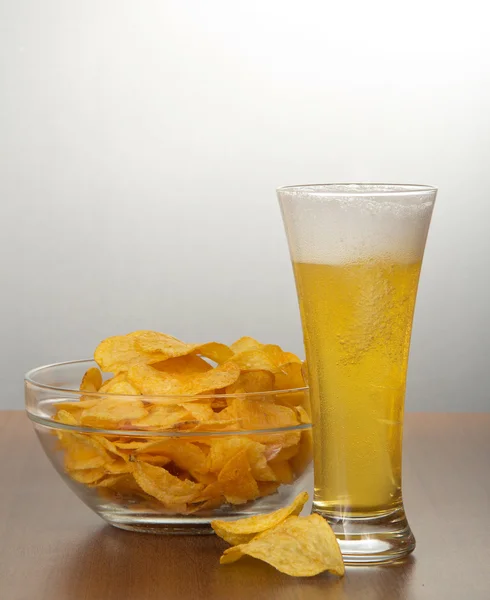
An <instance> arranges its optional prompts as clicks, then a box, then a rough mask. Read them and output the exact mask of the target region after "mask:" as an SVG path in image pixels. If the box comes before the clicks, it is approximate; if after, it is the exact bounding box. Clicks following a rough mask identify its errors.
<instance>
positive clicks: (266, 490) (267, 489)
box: [257, 481, 281, 498]
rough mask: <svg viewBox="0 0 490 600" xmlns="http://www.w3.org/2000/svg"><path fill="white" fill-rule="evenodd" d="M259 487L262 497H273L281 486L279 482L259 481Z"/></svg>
mask: <svg viewBox="0 0 490 600" xmlns="http://www.w3.org/2000/svg"><path fill="white" fill-rule="evenodd" d="M257 485H258V486H259V492H260V497H261V498H262V497H263V496H272V494H275V493H276V492H277V489H278V488H279V486H280V485H281V484H280V483H279V481H257Z"/></svg>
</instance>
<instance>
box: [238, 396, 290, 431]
mask: <svg viewBox="0 0 490 600" xmlns="http://www.w3.org/2000/svg"><path fill="white" fill-rule="evenodd" d="M231 405H232V406H233V408H234V410H235V414H236V416H237V417H238V418H239V420H240V423H241V426H242V428H243V429H272V428H277V427H292V426H294V425H298V423H299V421H298V417H297V416H296V414H295V412H294V410H292V409H291V408H288V407H287V406H280V405H278V404H275V403H274V402H268V401H264V400H259V399H255V398H240V397H237V398H234V399H233V400H232V401H231Z"/></svg>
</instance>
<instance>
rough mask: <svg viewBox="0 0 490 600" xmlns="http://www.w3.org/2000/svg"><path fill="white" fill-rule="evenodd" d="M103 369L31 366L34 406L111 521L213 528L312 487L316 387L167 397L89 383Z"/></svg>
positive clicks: (36, 419) (44, 437) (67, 474)
mask: <svg viewBox="0 0 490 600" xmlns="http://www.w3.org/2000/svg"><path fill="white" fill-rule="evenodd" d="M93 366H96V364H95V363H94V362H93V361H91V360H80V361H73V362H65V363H58V364H54V365H48V366H44V367H39V368H37V369H34V370H32V371H30V372H29V373H27V375H26V377H25V399H26V410H27V414H28V416H29V418H30V419H31V421H32V422H33V426H34V429H35V431H36V433H37V435H38V437H39V440H40V442H41V445H42V447H43V449H44V451H45V452H46V454H47V456H48V458H49V459H50V461H51V462H52V464H53V466H54V467H55V469H56V470H57V471H58V473H59V474H60V475H61V477H62V478H63V480H64V481H65V482H66V483H67V485H68V486H69V487H70V488H71V489H72V490H73V491H74V492H75V494H76V495H77V496H78V497H79V498H80V499H81V500H82V501H83V502H84V503H85V504H86V505H87V506H88V507H90V508H91V509H92V510H93V511H94V512H96V513H97V514H98V515H99V516H100V517H102V518H103V519H104V520H105V521H107V522H108V523H110V524H111V525H114V526H116V527H120V528H122V529H129V530H132V531H143V532H151V533H211V532H212V529H211V527H210V521H211V520H213V519H235V518H239V517H245V516H252V515H257V514H261V513H264V512H270V511H273V510H277V509H279V508H282V507H283V506H285V505H287V504H289V503H290V502H291V501H292V500H293V498H294V497H295V496H296V495H297V494H298V493H299V492H301V491H303V490H304V489H306V488H307V487H309V485H308V484H309V481H310V480H311V471H312V435H311V422H310V418H309V399H308V389H307V388H297V389H288V390H280V391H271V392H253V393H235V394H220V393H215V394H208V395H199V396H165V397H163V396H124V395H118V394H112V393H100V392H81V391H79V390H78V389H77V388H78V385H79V382H80V380H81V378H82V376H83V374H84V373H85V372H86V371H87V369H89V368H90V367H93ZM109 409H110V410H109ZM107 410H109V412H110V414H108V415H107V416H106V415H105V413H104V411H106V412H107ZM82 414H83V415H84V418H83V419H82V418H81V416H80V415H82ZM115 415H116V416H115ZM81 421H83V423H84V424H83V425H80V422H81Z"/></svg>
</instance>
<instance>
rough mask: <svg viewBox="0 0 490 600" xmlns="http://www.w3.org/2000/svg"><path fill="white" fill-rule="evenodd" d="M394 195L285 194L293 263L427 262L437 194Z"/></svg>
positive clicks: (293, 191)
mask: <svg viewBox="0 0 490 600" xmlns="http://www.w3.org/2000/svg"><path fill="white" fill-rule="evenodd" d="M346 187H349V186H346ZM337 191H338V190H337ZM377 191H378V190H377ZM350 192H351V193H352V192H353V190H352V189H350ZM389 192H390V190H387V191H386V192H384V193H383V195H382V196H376V197H374V194H375V193H376V192H373V195H372V196H369V195H362V196H349V195H348V193H346V194H344V195H339V196H335V195H327V196H325V195H322V194H321V190H320V192H317V193H316V194H315V188H310V187H303V188H290V189H287V188H283V189H282V190H279V197H280V200H281V208H282V212H283V217H284V222H285V227H286V230H287V233H288V241H289V247H290V252H291V257H292V259H293V260H294V261H296V262H307V263H321V264H345V263H352V262H359V261H365V260H373V259H384V260H387V259H388V260H395V261H397V262H404V263H410V262H416V261H419V260H421V259H422V256H423V253H424V247H425V241H426V238H427V232H428V229H429V225H430V219H431V215H432V209H433V206H434V200H435V190H434V191H431V190H429V192H427V191H424V192H419V193H418V194H417V193H410V194H408V195H406V196H405V195H402V194H396V193H393V194H390V193H389Z"/></svg>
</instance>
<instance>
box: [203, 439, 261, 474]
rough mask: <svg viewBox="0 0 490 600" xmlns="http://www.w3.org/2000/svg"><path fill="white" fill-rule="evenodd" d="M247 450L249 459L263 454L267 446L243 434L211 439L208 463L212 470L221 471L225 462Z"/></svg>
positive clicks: (251, 459)
mask: <svg viewBox="0 0 490 600" xmlns="http://www.w3.org/2000/svg"><path fill="white" fill-rule="evenodd" d="M243 450H245V451H246V452H247V457H248V458H249V461H251V462H252V461H253V460H254V459H257V457H258V456H262V455H263V453H264V451H265V446H264V445H262V444H259V443H258V442H255V441H253V440H251V439H250V438H249V437H245V436H242V435H235V436H227V437H223V438H218V439H213V440H211V441H210V449H209V453H208V456H207V465H208V469H209V470H210V471H213V472H215V473H219V471H221V469H222V468H223V467H224V466H225V464H226V463H227V462H228V461H229V460H230V458H233V457H234V456H235V455H236V454H238V453H239V452H242V451H243Z"/></svg>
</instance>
